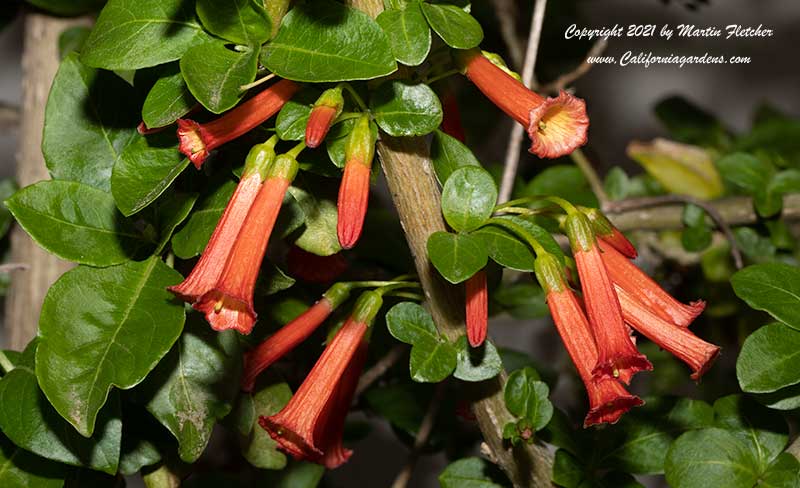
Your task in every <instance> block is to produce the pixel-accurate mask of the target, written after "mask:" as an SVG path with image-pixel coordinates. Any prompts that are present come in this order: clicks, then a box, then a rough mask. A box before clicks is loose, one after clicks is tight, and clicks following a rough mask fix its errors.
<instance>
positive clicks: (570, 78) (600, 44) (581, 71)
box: [540, 38, 608, 93]
mask: <svg viewBox="0 0 800 488" xmlns="http://www.w3.org/2000/svg"><path fill="white" fill-rule="evenodd" d="M607 47H608V39H606V38H603V39H598V40H597V42H595V43H594V45H593V46H592V48H591V49H589V52H588V53H586V57H585V58H583V62H582V63H581V64H579V65H578V66H576V67H575V69H574V70H572V71H570V72H569V73H564V74H563V75H561V76H559V77H558V78H556V79H555V80H554V81H553V82H551V83H548V84H546V85H544V86H542V87H541V88H540V90H541V91H542V92H544V93H558V92H559V91H561V90H563V89H565V88H566V87H567V86H569V85H570V84H572V83H574V82H575V81H577V80H578V78H580V77H581V76H583V75H585V74H586V73H587V72H588V71H589V70H590V69H592V66H594V65H593V64H592V63H590V62H589V58H593V57H597V56H600V55H601V54H603V51H605V50H606V48H607Z"/></svg>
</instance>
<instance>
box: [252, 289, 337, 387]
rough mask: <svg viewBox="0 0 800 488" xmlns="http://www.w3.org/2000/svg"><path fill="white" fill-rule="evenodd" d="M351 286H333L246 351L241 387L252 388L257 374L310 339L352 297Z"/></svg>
mask: <svg viewBox="0 0 800 488" xmlns="http://www.w3.org/2000/svg"><path fill="white" fill-rule="evenodd" d="M350 288H351V287H350V286H349V285H345V284H343V283H337V284H335V285H333V286H332V287H330V289H328V291H326V292H325V293H323V295H322V298H321V299H320V300H319V301H318V302H317V303H315V304H314V305H312V306H311V307H309V308H308V310H306V311H305V312H303V313H302V314H300V315H299V316H298V317H297V318H295V319H294V320H292V321H291V322H289V323H288V324H286V325H284V326H283V327H281V328H280V329H279V330H278V331H277V332H275V333H274V334H272V335H271V336H269V338H268V339H267V340H265V341H264V342H262V343H261V344H259V345H258V346H256V347H255V348H254V349H253V350H251V351H248V352H246V353H245V354H244V372H243V373H242V381H241V385H242V390H244V391H248V392H249V391H253V387H254V386H255V382H256V378H258V375H260V374H261V372H262V371H264V370H265V369H267V368H269V367H270V366H271V365H272V364H273V363H274V362H275V361H277V360H279V359H280V358H282V357H283V356H284V355H286V353H288V352H289V351H291V350H292V349H294V348H295V347H297V345H298V344H300V343H301V342H303V341H304V340H306V339H308V336H310V335H311V334H312V333H313V332H314V331H315V330H317V327H319V326H320V325H322V323H323V322H325V320H326V319H327V318H328V317H329V316H330V315H331V313H333V311H334V310H336V308H338V307H339V305H341V304H342V303H343V302H344V301H346V300H347V298H348V297H349V296H350Z"/></svg>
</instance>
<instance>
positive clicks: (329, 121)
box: [306, 86, 344, 148]
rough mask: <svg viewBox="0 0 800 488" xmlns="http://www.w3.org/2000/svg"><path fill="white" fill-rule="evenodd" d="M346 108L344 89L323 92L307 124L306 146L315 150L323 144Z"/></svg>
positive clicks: (330, 89)
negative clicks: (332, 126)
mask: <svg viewBox="0 0 800 488" xmlns="http://www.w3.org/2000/svg"><path fill="white" fill-rule="evenodd" d="M343 108H344V97H343V96H342V88H341V87H339V86H337V87H335V88H329V89H328V90H325V91H324V92H322V95H320V97H319V98H318V99H317V101H316V102H315V103H314V107H313V108H312V109H311V114H310V115H309V116H308V123H307V124H306V146H308V147H311V148H314V147H317V146H319V145H320V144H322V141H323V140H324V139H325V136H326V135H328V131H329V130H330V128H331V125H333V121H334V120H336V117H338V116H339V115H340V114H341V113H342V109H343Z"/></svg>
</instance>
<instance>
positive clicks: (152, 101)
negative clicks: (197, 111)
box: [142, 63, 197, 129]
mask: <svg viewBox="0 0 800 488" xmlns="http://www.w3.org/2000/svg"><path fill="white" fill-rule="evenodd" d="M196 103H197V100H195V98H194V97H193V96H192V93H191V92H190V91H189V87H187V86H186V82H185V81H184V80H183V75H182V74H181V71H180V65H178V64H177V63H175V64H170V65H169V68H167V69H165V73H164V74H163V75H162V76H161V77H160V78H159V79H158V81H156V82H155V84H154V85H153V88H151V89H150V92H148V94H147V98H145V100H144V105H143V106H142V121H143V122H144V124H145V125H146V126H147V128H148V129H154V128H158V127H165V126H168V125H170V124H172V123H173V122H175V121H176V120H178V119H179V118H181V117H183V116H184V115H186V114H188V113H189V111H191V110H192V108H193V107H194V106H195V104H196Z"/></svg>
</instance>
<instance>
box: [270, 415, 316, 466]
mask: <svg viewBox="0 0 800 488" xmlns="http://www.w3.org/2000/svg"><path fill="white" fill-rule="evenodd" d="M258 424H259V425H260V426H261V428H263V429H264V430H266V431H267V432H268V433H269V436H270V437H272V439H273V440H275V442H277V443H278V444H280V447H281V449H283V450H284V451H286V453H288V454H289V455H290V456H292V457H293V458H294V459H298V460H299V459H309V460H314V459H319V458H320V457H321V456H322V455H323V452H322V451H321V450H319V449H318V448H317V447H316V446H314V444H313V436H312V435H303V434H301V433H299V432H295V431H294V430H293V429H291V428H289V427H288V426H287V425H286V423H285V422H283V421H281V420H279V419H277V418H273V417H263V416H262V417H259V418H258Z"/></svg>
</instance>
